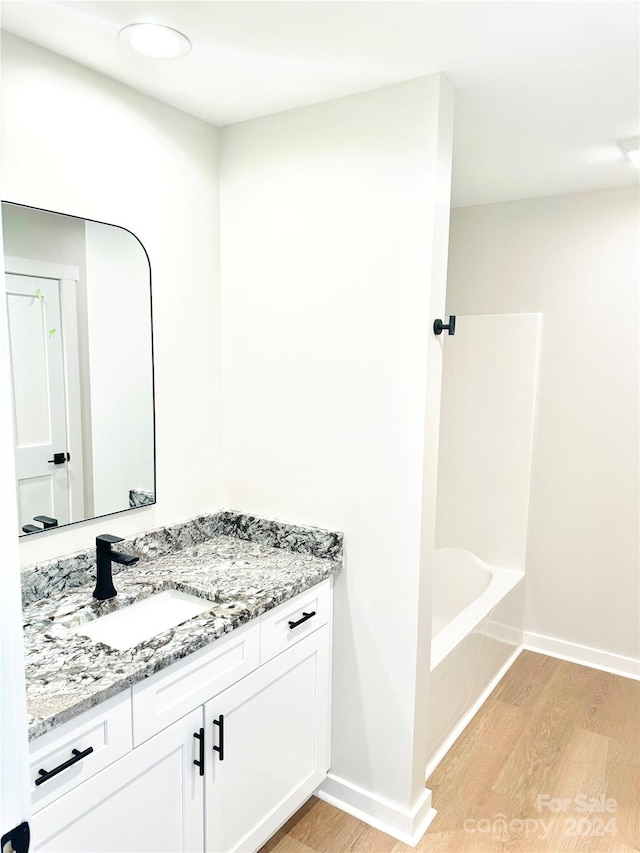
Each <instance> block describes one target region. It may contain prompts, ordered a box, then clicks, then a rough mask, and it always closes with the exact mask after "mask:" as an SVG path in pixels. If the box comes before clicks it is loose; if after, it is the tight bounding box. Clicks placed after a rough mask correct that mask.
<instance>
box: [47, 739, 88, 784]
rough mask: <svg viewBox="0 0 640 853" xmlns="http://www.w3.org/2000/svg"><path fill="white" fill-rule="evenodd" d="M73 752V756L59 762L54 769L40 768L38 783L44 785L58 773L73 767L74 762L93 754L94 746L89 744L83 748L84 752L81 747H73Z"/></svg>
mask: <svg viewBox="0 0 640 853" xmlns="http://www.w3.org/2000/svg"><path fill="white" fill-rule="evenodd" d="M71 752H72V754H73V758H70V759H69V760H68V761H65V762H63V763H62V764H59V765H58V766H57V767H54V768H53V770H38V778H37V779H36V785H42V783H43V782H46V781H47V780H48V779H52V778H53V777H54V776H57V775H58V773H62V771H63V770H66V769H67V767H71V766H72V765H73V764H77V762H78V761H82V759H83V758H86V757H87V755H91V753H92V752H93V747H92V746H88V747H87V748H86V749H85V750H83V752H80V750H79V749H72V750H71Z"/></svg>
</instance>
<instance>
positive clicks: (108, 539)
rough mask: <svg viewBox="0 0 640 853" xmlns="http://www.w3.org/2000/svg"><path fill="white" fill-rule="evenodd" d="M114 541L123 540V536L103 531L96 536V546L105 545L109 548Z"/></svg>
mask: <svg viewBox="0 0 640 853" xmlns="http://www.w3.org/2000/svg"><path fill="white" fill-rule="evenodd" d="M116 542H124V537H122V536H112V535H111V533H103V534H102V535H101V536H96V547H100V546H101V545H102V546H104V545H107V546H108V547H109V548H110V547H111V546H112V545H114V544H115V543H116Z"/></svg>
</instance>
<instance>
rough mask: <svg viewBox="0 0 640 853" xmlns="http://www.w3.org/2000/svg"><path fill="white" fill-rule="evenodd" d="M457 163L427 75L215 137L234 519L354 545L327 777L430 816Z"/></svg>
mask: <svg viewBox="0 0 640 853" xmlns="http://www.w3.org/2000/svg"><path fill="white" fill-rule="evenodd" d="M450 151H451V90H450V86H449V84H448V83H447V82H446V81H445V80H444V79H443V78H441V77H439V76H437V75H434V76H432V77H428V78H424V79H418V80H413V81H409V82H407V83H402V84H398V85H394V86H388V87H385V88H382V89H378V90H375V91H372V92H366V93H363V94H359V95H354V96H351V97H347V98H341V99H339V100H334V101H329V102H326V103H322V104H318V105H315V106H312V107H307V108H304V109H299V110H293V111H290V112H285V113H280V114H278V115H274V116H268V117H265V118H261V119H256V120H253V121H247V122H243V123H241V124H238V125H234V126H230V127H225V128H223V130H222V131H221V223H222V230H221V256H222V281H223V294H222V313H223V377H224V407H225V419H224V458H225V471H226V484H227V487H226V493H225V499H226V503H228V504H230V505H231V506H236V507H242V509H243V510H246V511H250V512H255V513H260V514H264V515H268V516H273V517H277V518H283V519H289V520H293V521H297V522H302V523H310V524H316V525H322V526H326V527H329V528H334V529H339V530H343V531H344V532H345V541H346V560H347V562H346V568H345V571H344V572H343V573H342V574H341V575H340V576H339V577H338V578H337V583H336V595H335V607H336V628H335V636H334V659H335V666H334V687H333V689H334V706H333V749H332V756H333V758H332V774H333V776H334V777H338V778H339V779H342V780H344V781H346V782H347V783H349V784H350V785H356V786H359V787H360V788H362V789H364V792H365V797H366V796H371V797H372V798H373V799H374V800H377V801H389V802H390V803H392V804H394V807H396V806H397V808H398V810H399V811H402V810H403V809H404V810H405V811H406V810H407V809H409V808H410V807H412V806H413V805H415V803H416V802H417V801H419V800H420V799H421V798H423V797H424V755H425V754H426V747H425V746H424V744H423V745H422V746H420V745H419V742H420V741H421V739H424V726H425V723H426V719H425V718H426V714H424V715H421V714H420V713H418V711H419V710H420V708H421V707H422V706H421V705H420V702H421V701H422V694H421V689H422V687H423V685H422V683H421V679H422V678H423V677H424V678H428V668H429V667H428V655H429V647H428V642H429V641H428V640H425V643H426V649H418V642H419V640H421V636H419V632H420V630H421V628H422V625H421V620H422V619H423V618H424V617H425V614H424V613H420V612H419V607H418V601H419V591H420V558H421V555H420V547H421V533H422V530H421V524H422V510H423V506H422V502H423V493H424V489H423V482H422V476H423V457H424V447H425V445H424V430H425V388H426V386H427V371H428V365H429V360H428V358H427V342H428V340H430V338H429V328H430V324H431V323H432V322H433V316H434V313H433V312H436V311H437V312H439V313H442V308H443V302H444V286H445V276H446V247H447V237H448V234H447V230H448V216H449V211H448V203H449V189H450V171H449V169H450ZM433 294H435V297H433ZM432 298H434V304H431V305H430V300H431V299H432ZM429 345H430V346H433V347H434V348H435V349H437V347H438V345H437V344H436V343H433V342H431V343H430V344H429ZM433 359H434V361H435V356H433ZM436 363H437V369H436V370H435V372H434V376H433V377H432V378H433V383H432V387H435V394H436V399H437V398H438V397H439V365H440V362H439V359H437V362H436ZM436 419H437V411H436ZM434 428H435V434H436V435H435V440H436V441H437V426H435V427H434ZM429 476H430V477H431V479H432V480H433V492H434V493H435V465H433V466H432V467H431V468H430V473H429ZM427 515H428V513H427ZM431 535H432V531H431ZM431 547H433V545H431ZM424 609H425V610H426V611H429V608H424ZM426 618H427V619H428V620H430V613H429V612H427V614H426ZM429 630H430V622H429V624H428V625H427V632H426V633H429ZM423 653H424V654H426V661H427V662H426V666H423V667H422V669H421V668H420V666H419V663H421V655H422V654H423ZM425 671H426V673H427V674H426V675H425ZM418 694H421V695H420V697H419V696H418ZM414 749H416V750H420V749H421V752H417V753H416V754H414ZM416 755H417V756H418V758H416ZM344 790H345V789H344V788H343V793H344Z"/></svg>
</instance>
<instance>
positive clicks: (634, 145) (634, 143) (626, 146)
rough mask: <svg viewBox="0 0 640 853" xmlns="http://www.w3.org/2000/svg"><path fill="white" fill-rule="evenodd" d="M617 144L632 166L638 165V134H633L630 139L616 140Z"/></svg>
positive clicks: (639, 162) (639, 137)
mask: <svg viewBox="0 0 640 853" xmlns="http://www.w3.org/2000/svg"><path fill="white" fill-rule="evenodd" d="M618 145H619V146H620V148H621V149H622V151H623V153H624V155H625V156H626V157H627V159H628V160H631V162H632V163H633V165H634V166H640V136H634V137H633V138H632V139H623V140H622V141H621V142H618Z"/></svg>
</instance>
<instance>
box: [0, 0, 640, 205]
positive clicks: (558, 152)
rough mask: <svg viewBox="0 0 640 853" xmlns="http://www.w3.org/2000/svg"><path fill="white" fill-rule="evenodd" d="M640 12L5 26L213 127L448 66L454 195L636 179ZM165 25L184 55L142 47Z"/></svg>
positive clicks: (520, 11) (551, 7)
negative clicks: (625, 147)
mask: <svg viewBox="0 0 640 853" xmlns="http://www.w3.org/2000/svg"><path fill="white" fill-rule="evenodd" d="M638 11H639V5H638V3H637V2H626V0H625V2H618V0H607V1H606V2H597V0H596V1H594V0H587V2H583V1H582V0H568V2H566V1H565V2H555V0H548V2H544V1H541V0H536V1H535V2H529V0H506V2H494V0H490V1H488V0H485V1H483V0H475V2H465V1H464V0H462V1H461V2H456V0H449V1H448V2H419V0H418V2H399V1H398V0H391V1H390V2H368V0H361V2H348V0H338V1H337V2H302V0H293V2H291V1H289V2H284V0H283V1H282V2H280V0H275V2H273V1H272V2H252V0H247V1H246V2H245V0H228V2H224V0H219V2H212V0H194V2H192V0H178V2H173V0H163V2H156V0H143V2H129V0H119V2H113V0H107V2H105V1H104V0H103V2H92V0H82V2H59V1H58V0H56V2H35V0H8V2H3V3H2V27H3V29H6V30H8V31H9V32H12V33H15V34H16V35H19V36H21V37H23V38H25V39H28V40H29V41H32V42H35V43H36V44H39V45H42V46H43V47H46V48H49V49H50V50H53V51H55V52H57V53H60V54H62V55H64V56H67V57H70V58H71V59H74V60H76V61H77V62H80V63H82V64H83V65H86V66H89V67H90V68H94V69H96V70H98V71H101V72H102V73H104V74H107V75H109V76H110V77H114V78H116V79H117V80H121V81H122V82H123V83H127V84H128V85H130V86H133V87H134V88H135V89H138V90H140V91H142V92H146V93H148V94H149V95H153V96H154V97H156V98H158V99H160V100H161V101H165V102H166V103H168V104H171V105H173V106H175V107H178V108H179V109H181V110H184V111H186V112H189V113H192V114H193V115H195V116H199V117H200V118H202V119H205V120H206V121H209V122H213V123H214V124H217V125H225V124H230V123H233V122H237V121H242V120H244V119H249V118H254V117H256V116H261V115H266V114H268V113H273V112H279V111H281V110H286V109H291V108H293V107H299V106H303V105H306V104H311V103H315V102H318V101H323V100H327V99H329V98H334V97H338V96H340V95H346V94H351V93H353V92H357V91H362V90H365V89H372V88H375V87H377V86H382V85H385V84H387V83H394V82H397V81H399V80H405V79H409V78H412V77H419V76H422V75H425V74H431V73H434V72H438V71H442V72H444V73H445V74H446V75H447V77H448V78H449V79H450V80H451V82H452V83H453V84H454V86H455V87H456V119H455V141H454V180H453V184H454V186H453V203H454V204H455V205H456V206H464V205H470V204H480V203H486V202H493V201H503V200H507V199H517V198H528V197H534V196H544V195H556V194H560V193H568V192H580V191H585V190H592V189H601V188H608V187H620V186H628V185H631V184H634V183H637V181H638V170H637V169H635V168H634V167H633V166H632V165H631V164H630V163H629V162H628V161H626V160H625V159H624V158H623V156H622V154H621V152H620V150H619V148H618V147H617V141H618V140H619V139H624V138H628V137H631V136H637V135H638V134H639V132H640V127H639V112H640V106H639V102H640V93H639V61H638V57H639V51H640V38H639V15H638ZM135 21H156V22H160V23H165V24H168V25H170V26H172V27H175V28H176V29H178V30H181V31H182V32H184V33H185V34H186V35H187V36H188V37H189V38H190V39H191V41H192V43H193V51H192V53H191V54H190V55H189V56H188V57H187V58H185V59H181V60H176V61H170V60H169V61H168V60H151V59H144V58H142V57H138V56H135V55H133V54H131V53H130V52H129V51H128V49H127V48H125V47H124V46H123V45H121V44H120V42H119V41H118V38H117V35H118V31H119V30H120V29H121V28H122V27H123V26H124V25H125V24H129V23H132V22H135Z"/></svg>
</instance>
